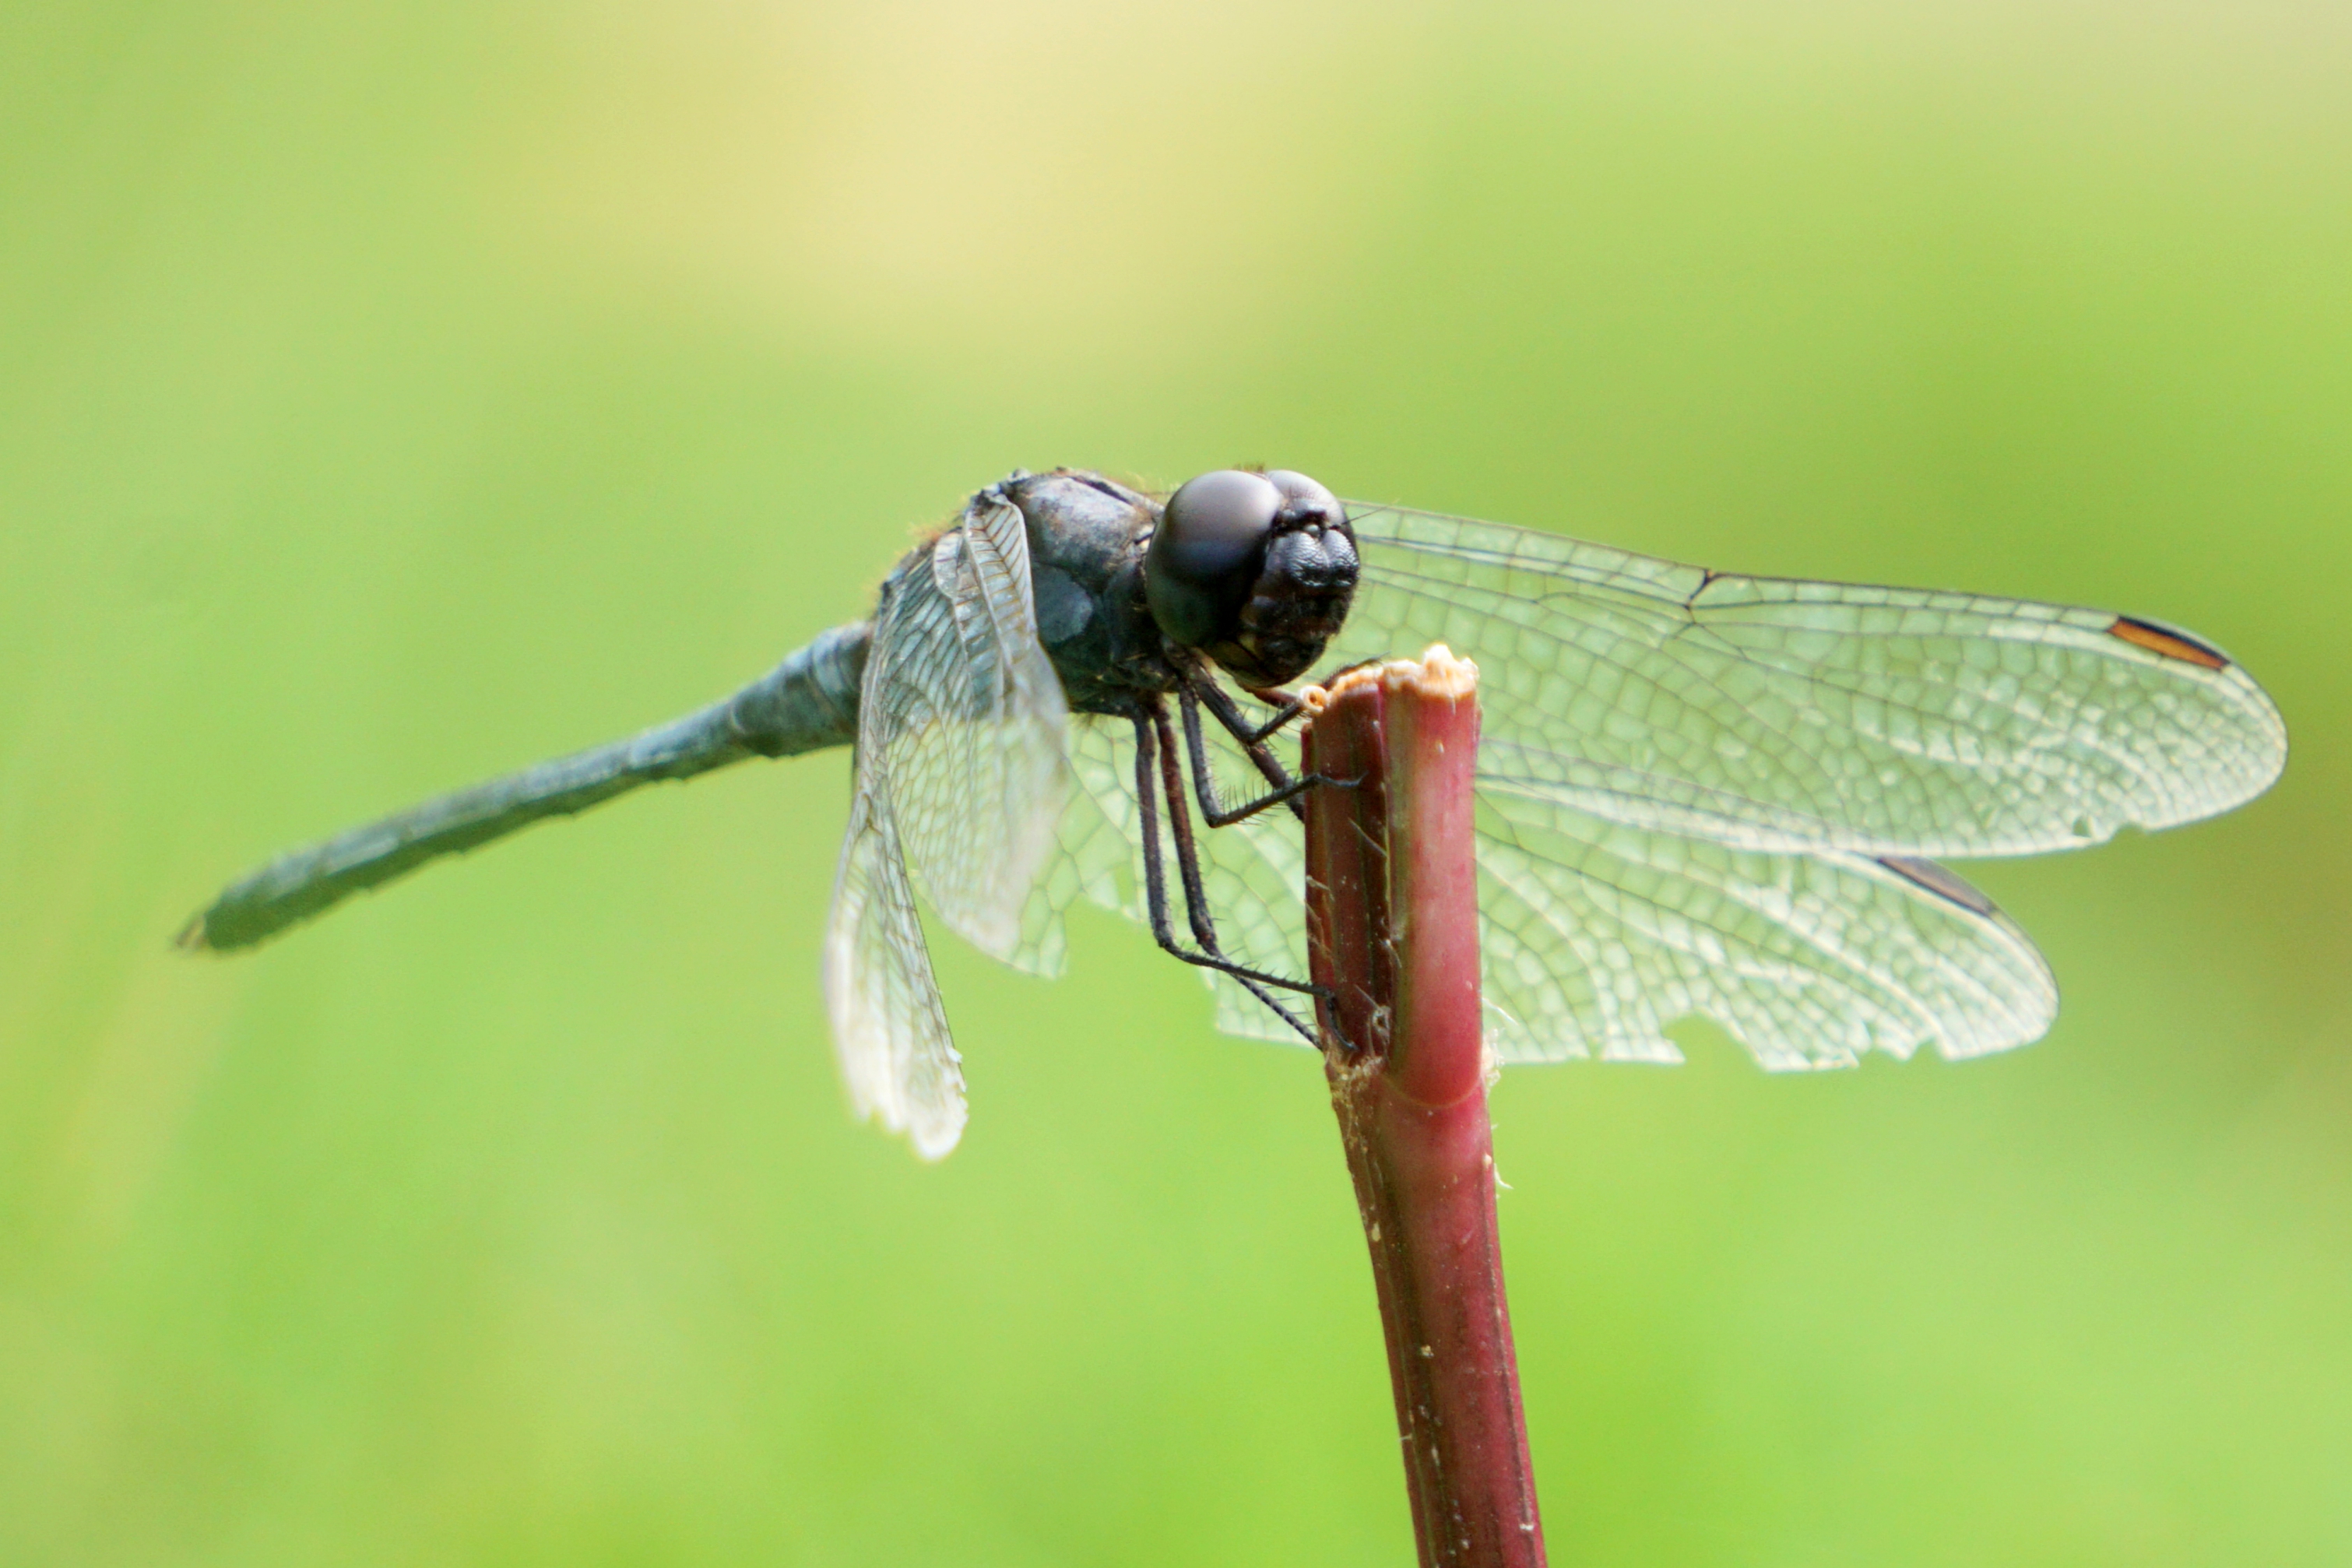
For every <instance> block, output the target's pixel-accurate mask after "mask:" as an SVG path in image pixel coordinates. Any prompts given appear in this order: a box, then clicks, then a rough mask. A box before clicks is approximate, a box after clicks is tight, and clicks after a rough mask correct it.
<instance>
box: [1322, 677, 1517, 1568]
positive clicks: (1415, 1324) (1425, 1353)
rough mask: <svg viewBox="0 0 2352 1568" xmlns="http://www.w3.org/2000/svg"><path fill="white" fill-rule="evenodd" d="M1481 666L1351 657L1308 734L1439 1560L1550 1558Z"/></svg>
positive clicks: (1422, 1489) (1368, 1189)
mask: <svg viewBox="0 0 2352 1568" xmlns="http://www.w3.org/2000/svg"><path fill="white" fill-rule="evenodd" d="M1477 743H1478V702H1477V670H1476V668H1475V666H1472V665H1470V664H1467V663H1465V662H1463V661H1460V660H1457V659H1454V658H1453V657H1452V656H1451V655H1450V654H1448V653H1446V651H1445V650H1444V648H1442V647H1436V648H1432V649H1431V650H1430V651H1429V654H1428V655H1427V656H1426V658H1424V659H1423V661H1422V662H1421V663H1417V664H1416V663H1411V662H1408V661H1402V660H1400V661H1397V662H1394V663H1391V664H1388V665H1383V666H1380V667H1378V668H1367V669H1362V670H1357V671H1351V672H1349V675H1347V676H1343V677H1341V678H1340V679H1339V681H1337V682H1335V683H1334V684H1333V687H1332V689H1331V691H1330V692H1329V694H1328V699H1327V700H1325V701H1324V703H1323V706H1322V707H1321V709H1320V710H1319V711H1318V712H1317V714H1316V716H1315V718H1314V720H1313V721H1312V724H1311V725H1310V727H1309V728H1308V730H1307V735H1306V741H1305V746H1306V752H1305V763H1306V766H1307V769H1308V770H1309V771H1310V772H1314V773H1321V774H1323V775H1324V776H1326V777H1328V778H1334V779H1354V780H1359V781H1360V783H1359V784H1357V785H1356V786H1355V787H1354V788H1352V789H1318V790H1313V791H1310V792H1308V795H1307V801H1308V806H1307V943H1308V950H1309V953H1310V962H1311V964H1312V968H1313V973H1314V977H1315V980H1316V982H1317V983H1318V984H1321V985H1324V986H1327V987H1328V988H1329V989H1330V991H1331V993H1332V998H1331V1000H1329V1001H1328V1002H1325V1003H1322V1004H1319V1005H1318V1022H1319V1024H1320V1026H1321V1031H1322V1036H1323V1063H1324V1068H1325V1071H1326V1074H1327V1075H1328V1078H1329V1079H1330V1083H1331V1103H1332V1106H1333V1108H1334V1109H1335V1110H1337V1111H1338V1112H1339V1136H1340V1142H1341V1143H1342V1144H1343V1145H1344V1147H1345V1149H1346V1151H1347V1156H1348V1172H1349V1175H1350V1176H1351V1177H1352V1178H1353V1180H1354V1182H1355V1186H1356V1205H1357V1209H1358V1211H1359V1212H1360V1214H1361V1215H1362V1217H1363V1222H1364V1237H1365V1239H1366V1241H1367V1242H1368V1243H1369V1244H1370V1247H1371V1254H1372V1281H1373V1285H1374V1287H1375V1289H1377V1290H1378V1292H1379V1296H1380V1303H1381V1328H1382V1330H1383V1331H1384V1332H1385V1334H1386V1337H1387V1340H1388V1352H1389V1375H1390V1378H1391V1381H1392V1383H1393V1384H1394V1385H1395V1389H1396V1406H1397V1432H1398V1436H1399V1437H1400V1439H1401V1441H1402V1447H1403V1451H1404V1473H1405V1490H1406V1493H1407V1495H1408V1497H1409V1498H1410V1499H1411V1500H1412V1524H1413V1534H1414V1537H1415V1539H1416V1540H1417V1542H1419V1545H1420V1549H1421V1562H1422V1563H1423V1568H1437V1565H1439V1564H1445V1565H1448V1568H1453V1565H1472V1564H1475V1565H1476V1568H1539V1565H1540V1564H1541V1563H1543V1561H1544V1547H1543V1529H1542V1525H1541V1522H1540V1521H1539V1520H1538V1517H1537V1513H1536V1489H1535V1477H1534V1471H1533V1469H1532V1468H1531V1467H1530V1466H1529V1464H1528V1434H1527V1419H1526V1416H1525V1415H1524V1414H1523V1413H1522V1411H1521V1409H1520V1405H1519V1372H1518V1362H1517V1357H1516V1355H1515V1354H1514V1353H1513V1352H1512V1349H1511V1320H1510V1312H1509V1310H1508V1308H1507V1305H1506V1303H1505V1301H1504V1298H1503V1255H1502V1247H1501V1240H1500V1237H1499V1236H1498V1234H1497V1231H1496V1219H1495V1161H1494V1152H1493V1151H1494V1141H1493V1136H1492V1132H1491V1130H1490V1128H1489V1127H1488V1124H1487V1121H1486V1083H1487V1078H1488V1069H1487V1063H1486V1055H1485V1050H1484V1047H1483V1046H1482V1044H1481V1029H1480V1026H1481V1022H1482V1020H1481V1017H1480V1012H1479V1002H1478V898H1477V892H1478V889H1477V872H1476V862H1475V858H1474V855H1473V850H1472V840H1471V827H1472V796H1471V781H1472V774H1473V770H1474V768H1475V763H1476V758H1477Z"/></svg>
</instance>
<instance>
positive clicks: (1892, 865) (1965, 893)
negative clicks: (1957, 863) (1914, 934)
mask: <svg viewBox="0 0 2352 1568" xmlns="http://www.w3.org/2000/svg"><path fill="white" fill-rule="evenodd" d="M1878 863H1879V864H1880V865H1882V866H1884V867H1885V868H1887V869H1888V870H1890V871H1892V872H1894V873H1895V875H1896V876H1898V877H1900V878H1902V879H1904V880H1905V881H1906V882H1909V883H1911V884H1913V885H1914V886H1916V887H1920V888H1925V889H1927V891H1929V892H1931V893H1933V894H1935V895H1936V896H1937V898H1939V899H1948V900H1950V901H1951V902H1953V903H1956V904H1958V905H1959V906H1960V908H1962V909H1964V910H1968V911H1969V913H1970V914H1974V915H1989V914H1991V913H1993V912H1994V909H1995V905H1994V904H1993V901H1992V900H1990V899H1988V898H1986V897H1985V896H1984V895H1983V894H1982V893H1980V892H1979V891H1977V890H1976V889H1974V888H1972V887H1970V886H1969V884H1968V883H1966V882H1963V881H1962V880H1960V879H1959V878H1958V877H1956V876H1954V875H1953V874H1952V873H1951V872H1950V871H1948V870H1947V869H1946V868H1943V867H1941V866H1938V865H1937V864H1936V863H1935V862H1934V861H1933V860H1920V859H1916V858H1913V857H1911V856H1908V855H1881V856H1880V857H1879V858H1878Z"/></svg>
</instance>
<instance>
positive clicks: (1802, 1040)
mask: <svg viewBox="0 0 2352 1568" xmlns="http://www.w3.org/2000/svg"><path fill="white" fill-rule="evenodd" d="M1213 734H1214V732H1213ZM1070 735H1071V744H1070V755H1071V763H1072V769H1073V772H1074V773H1075V775H1076V779H1077V780H1078V782H1079V784H1080V785H1081V789H1080V791H1079V798H1077V799H1075V800H1074V802H1073V805H1072V809H1071V814H1070V818H1069V820H1070V822H1071V823H1072V824H1073V825H1078V824H1083V825H1084V826H1078V827H1076V828H1075V830H1074V831H1071V832H1069V833H1068V834H1066V838H1065V847H1064V853H1063V855H1062V856H1061V857H1060V858H1059V860H1058V866H1059V867H1060V868H1066V871H1067V873H1068V874H1067V875H1066V876H1055V877H1053V878H1049V879H1047V880H1046V881H1045V882H1044V883H1041V886H1040V895H1041V897H1042V896H1043V895H1044V892H1045V889H1046V888H1047V887H1052V888H1055V889H1066V896H1065V897H1064V898H1063V899H1062V900H1061V902H1062V904H1063V905H1066V903H1067V902H1069V901H1071V900H1074V899H1075V898H1076V897H1078V896H1086V897H1087V898H1089V899H1091V900H1093V901H1094V902H1096V903H1097V904H1099V905H1101V906H1102V907H1103V908H1106V909H1108V910H1113V911H1115V912H1117V913H1120V914H1124V915H1126V916H1127V917H1128V918H1129V919H1130V920H1134V921H1142V920H1143V919H1144V918H1145V917H1144V910H1143V904H1142V900H1141V897H1140V895H1139V891H1138V889H1139V888H1140V887H1141V885H1142V882H1141V878H1142V872H1141V862H1140V859H1139V854H1140V847H1139V841H1138V839H1137V837H1136V831H1137V829H1136V814H1135V810H1134V798H1135V796H1134V754H1133V742H1132V741H1131V740H1130V739H1129V730H1128V727H1127V725H1126V724H1125V723H1124V722H1112V721H1100V720H1094V719H1089V718H1087V717H1085V716H1079V717H1077V718H1076V719H1074V720H1073V722H1072V724H1071V730H1070ZM1285 750H1286V752H1287V751H1288V748H1287V747H1285ZM1286 761H1289V762H1292V763H1295V762H1296V757H1295V756H1286ZM1212 767H1213V771H1214V772H1215V773H1216V775H1217V778H1218V780H1219V783H1220V784H1221V786H1222V788H1223V792H1224V794H1225V795H1226V796H1227V797H1228V798H1229V799H1232V798H1239V797H1241V796H1243V795H1244V794H1245V793H1246V792H1247V791H1248V790H1249V789H1250V788H1251V787H1253V785H1252V783H1251V781H1253V780H1254V779H1255V773H1254V772H1252V771H1251V770H1250V768H1249V765H1248V763H1247V760H1246V759H1245V758H1244V756H1243V755H1242V753H1241V752H1240V750H1239V748H1237V747H1235V746H1234V745H1233V744H1232V743H1231V742H1229V741H1225V742H1220V741H1217V740H1213V742H1212ZM1200 842H1201V849H1202V860H1203V865H1202V872H1203V877H1204V879H1205V880H1206V882H1207V884H1208V888H1209V894H1210V899H1211V901H1212V903H1213V908H1214V910H1215V914H1216V918H1217V930H1218V934H1219V936H1220V938H1221V939H1222V940H1223V942H1224V943H1225V944H1226V946H1227V948H1228V950H1229V951H1230V952H1232V953H1233V954H1234V956H1235V957H1237V958H1240V959H1242V960H1243V962H1244V963H1250V964H1252V965H1254V966H1256V967H1259V968H1264V969H1269V970H1272V971H1274V972H1276V973H1290V974H1300V975H1303V974H1305V973H1307V943H1306V929H1305V918H1304V903H1303V892H1304V888H1305V866H1304V862H1303V859H1302V857H1301V851H1300V836H1299V832H1298V826H1297V819H1296V818H1294V817H1293V816H1291V815H1290V813H1288V812H1287V811H1282V810H1276V811H1269V812H1265V813H1263V814H1261V815H1259V816H1255V817H1251V818H1248V819H1246V820H1245V821H1244V822H1241V823H1236V824H1234V826H1229V827H1221V828H1215V829H1212V830H1209V831H1207V832H1205V833H1203V834H1202V835H1201V836H1200ZM1166 852H1167V851H1166V847H1165V846H1163V854H1164V853H1166ZM1478 861H1479V931H1480V942H1481V944H1482V952H1483V955H1484V963H1483V974H1482V984H1483V989H1484V993H1485V996H1486V1011H1487V1026H1486V1033H1487V1042H1488V1044H1489V1046H1490V1047H1492V1048H1493V1050H1494V1051H1495V1053H1496V1059H1497V1060H1500V1061H1504V1062H1537V1061H1560V1060H1565V1059H1569V1058H1578V1057H1597V1058H1603V1059H1607V1060H1613V1061H1675V1060H1678V1059H1680V1058H1679V1053H1678V1052H1677V1051H1676V1049H1675V1046H1674V1045H1673V1043H1672V1042H1671V1041H1669V1040H1667V1039H1666V1038H1665V1037H1664V1032H1663V1031H1664V1027H1665V1026H1667V1025H1670V1024H1672V1023H1674V1022H1675V1020H1677V1019H1680V1018H1684V1017H1687V1016H1705V1017H1707V1018H1709V1019H1711V1020H1713V1021H1714V1022H1716V1023H1717V1024H1718V1025H1720V1026H1722V1027H1723V1028H1724V1029H1725V1030H1727V1032H1728V1033H1730V1034H1732V1035H1733V1036H1734V1037H1737V1038H1738V1040H1739V1041H1740V1042H1741V1043H1742V1044H1743V1045H1744V1046H1746V1047H1747V1048H1748V1050H1749V1051H1750V1052H1751V1053H1752V1054H1753V1055H1754V1056H1755V1057H1756V1058H1757V1059H1758V1061H1759V1062H1760V1063H1762V1064H1763V1065H1764V1066H1765V1067H1767V1068H1775V1069H1784V1068H1808V1067H1832V1066H1843V1065H1850V1064H1851V1063H1853V1061H1854V1060H1856V1059H1857V1058H1859V1057H1860V1056H1861V1055H1862V1053H1863V1052H1864V1051H1866V1050H1870V1049H1873V1048H1876V1049H1880V1050H1885V1051H1889V1052H1891V1053H1893V1054H1895V1055H1896V1056H1898V1057H1907V1056H1909V1055H1910V1054H1911V1053H1912V1051H1913V1050H1915V1049H1916V1047H1919V1046H1921V1045H1923V1044H1924V1045H1932V1046H1934V1047H1935V1048H1936V1049H1937V1051H1938V1052H1939V1053H1941V1054H1942V1055H1944V1056H1946V1057H1948V1058H1960V1057H1969V1056H1979V1055H1982V1054H1984V1053H1986V1052H1989V1051H1995V1050H2000V1049H2003V1048H2005V1047H2010V1046H2015V1045H2021V1044H2023V1043H2025V1042H2027V1041H2030V1040H2032V1039H2035V1038H2037V1037H2040V1036H2041V1035H2042V1033H2043V1032H2044V1031H2045V1030H2046V1029H2047V1028H2048V1027H2049V1025H2050V1020H2051V1018H2052V1016H2053V1015H2054V1013H2055V1010H2056V1006H2057V991H2056V987H2055V985H2054V984H2053V982H2052V980H2051V977H2050V972H2049V970H2048V968H2047V967H2046V966H2045V965H2044V964H2043V963H2042V959H2041V956H2040V954H2039V953H2037V952H2035V951H2034V949H2033V945H2032V942H2031V941H2029V940H2028V939H2027V937H2026V936H2025V934H2024V933H2023V932H2022V931H2019V930H2018V928H2017V927H2016V925H2015V924H2014V923H2013V922H2011V921H2009V920H2008V919H2007V918H2006V917H2005V916H2003V915H2001V914H2000V911H1999V910H1996V909H1994V907H1993V906H1992V904H1991V903H1990V901H1989V900H1986V899H1985V898H1984V897H1983V895H1982V894H1980V893H1979V892H1978V891H1977V890H1976V889H1973V888H1971V887H1969V885H1968V884H1967V883H1965V882H1963V881H1961V880H1960V879H1958V877H1956V876H1954V875H1953V874H1952V873H1950V872H1949V871H1947V870H1945V869H1944V868H1941V867H1938V866H1936V865H1934V864H1933V863H1931V862H1927V861H1920V860H1911V859H1905V858H1896V857H1888V858H1885V859H1883V860H1882V859H1877V858H1871V857H1867V856H1857V855H1797V854H1770V853H1763V852H1759V851H1754V850H1742V849H1738V848H1734V847H1730V846H1727V845H1723V844H1719V843H1716V842H1712V841H1708V840H1705V839H1696V838H1689V837H1683V836H1680V835H1675V834H1668V833H1662V832H1655V831H1643V830H1638V829H1631V828H1627V827H1624V826H1622V825H1618V824H1615V823H1612V822H1610V821H1608V820H1607V819H1605V818H1601V817H1596V816H1592V815H1591V814H1589V813H1583V812H1579V811H1577V810H1575V809H1574V808H1571V807H1567V806H1563V805H1559V803H1557V802H1554V801H1551V800H1549V799H1546V798H1544V797H1542V796H1541V795H1522V794H1517V793H1513V792H1512V791H1510V790H1509V789H1508V788H1507V786H1503V785H1499V784H1496V783H1494V782H1486V783H1484V784H1482V785H1481V788H1480V792H1479V812H1478ZM1081 865H1085V866H1090V867H1092V868H1094V870H1093V874H1092V875H1090V876H1087V875H1079V874H1077V872H1076V868H1078V867H1079V866H1081ZM1171 891H1172V889H1171ZM1202 975H1203V979H1204V980H1205V981H1206V982H1207V983H1208V984H1209V986H1210V989H1211V991H1212V992H1213V994H1214V995H1215V999H1216V1027H1217V1028H1218V1029H1219V1030H1221V1031H1223V1033H1226V1034H1232V1035H1241V1036H1244V1037H1252V1038H1257V1039H1265V1040H1274V1041H1278V1042H1283V1043H1289V1044H1297V1043H1299V1042H1298V1037H1297V1035H1296V1034H1294V1033H1292V1032H1291V1030H1290V1029H1289V1028H1287V1027H1286V1026H1285V1025H1284V1024H1283V1023H1282V1021H1281V1020H1280V1019H1278V1018H1276V1016H1274V1015H1273V1014H1272V1013H1270V1012H1268V1011H1267V1010H1266V1009H1265V1007H1264V1006H1263V1005H1260V1004H1259V1003H1258V1002H1257V1001H1256V1000H1255V998H1254V997H1252V996H1250V995H1249V994H1248V993H1247V992H1245V991H1244V990H1243V989H1242V988H1241V987H1240V986H1238V985H1236V984H1234V983H1233V982H1232V981H1231V980H1229V979H1227V978H1226V977H1225V976H1223V975H1218V974H1212V973H1208V972H1206V971H1203V972H1202Z"/></svg>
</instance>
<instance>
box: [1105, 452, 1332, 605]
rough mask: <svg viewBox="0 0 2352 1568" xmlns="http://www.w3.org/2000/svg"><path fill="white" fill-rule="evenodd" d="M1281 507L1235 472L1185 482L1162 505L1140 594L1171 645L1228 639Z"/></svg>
mask: <svg viewBox="0 0 2352 1568" xmlns="http://www.w3.org/2000/svg"><path fill="white" fill-rule="evenodd" d="M1307 483H1308V484H1310V485H1311V484H1314V481H1313V480H1312V479H1309V480H1307ZM1316 488H1317V489H1321V488H1322V487H1320V486H1317V487H1316ZM1286 500H1288V498H1287V497H1286V496H1285V495H1284V493H1283V491H1282V490H1281V489H1279V488H1278V487H1277V486H1276V484H1275V483H1274V482H1273V481H1272V480H1271V479H1268V478H1267V477H1266V476H1265V475H1264V474H1251V473H1244V472H1243V471H1242V470H1241V469H1239V468H1220V469H1218V470H1217V471H1216V472H1214V473H1209V474H1202V475H1201V476H1200V477H1199V478H1197V479H1188V480H1186V481H1185V482H1184V484H1183V485H1182V486H1181V488H1179V489H1178V490H1177V491H1176V493H1175V494H1174V495H1172V496H1170V497H1169V498H1168V505H1167V506H1166V507H1165V508H1164V509H1163V510H1161V512H1160V526H1159V527H1158V528H1156V529H1155V530H1153V531H1152V534H1151V543H1150V546H1149V548H1147V549H1146V551H1145V552H1144V557H1143V591H1144V596H1145V597H1146V598H1147V599H1148V600H1149V601H1150V605H1151V618H1152V619H1153V620H1155V621H1157V622H1159V623H1160V631H1161V632H1162V633H1163V634H1164V635H1165V636H1166V637H1168V638H1169V639H1170V640H1171V641H1172V642H1177V643H1181V644H1182V645H1184V646H1185V647H1200V646H1202V644H1204V643H1209V642H1213V641H1216V640H1217V639H1218V638H1220V637H1223V636H1227V635H1230V634H1231V632H1232V631H1233V629H1234V626H1236V625H1237V624H1238V623H1239V621H1240V618H1241V612H1242V606H1243V605H1246V604H1247V603H1248V602H1249V595H1250V588H1251V585H1252V584H1254V583H1255V581H1256V579H1257V574H1258V570H1259V567H1260V565H1261V564H1262V563H1263V562H1264V561H1265V542H1266V536H1267V535H1268V534H1270V533H1272V532H1273V531H1274V520H1275V518H1276V515H1277V514H1278V513H1280V512H1281V510H1282V509H1283V506H1284V504H1285V503H1286ZM1334 505H1335V508H1336V505H1337V503H1334Z"/></svg>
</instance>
